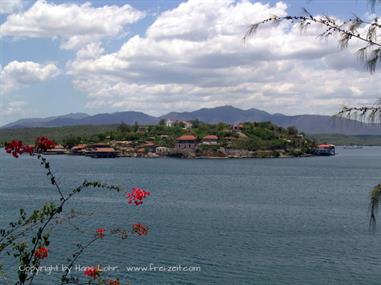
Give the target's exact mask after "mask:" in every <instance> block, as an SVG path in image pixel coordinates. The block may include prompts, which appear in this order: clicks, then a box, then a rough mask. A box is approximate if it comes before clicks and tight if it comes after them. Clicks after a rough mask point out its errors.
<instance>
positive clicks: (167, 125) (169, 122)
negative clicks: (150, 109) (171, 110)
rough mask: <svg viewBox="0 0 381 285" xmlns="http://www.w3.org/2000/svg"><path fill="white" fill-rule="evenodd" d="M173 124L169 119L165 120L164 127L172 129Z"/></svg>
mask: <svg viewBox="0 0 381 285" xmlns="http://www.w3.org/2000/svg"><path fill="white" fill-rule="evenodd" d="M174 123H175V122H173V121H172V120H171V119H166V120H165V126H166V127H169V128H172V127H173V125H174Z"/></svg>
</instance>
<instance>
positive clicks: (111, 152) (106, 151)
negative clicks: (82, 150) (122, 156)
mask: <svg viewBox="0 0 381 285" xmlns="http://www.w3.org/2000/svg"><path fill="white" fill-rule="evenodd" d="M86 155H87V156H90V157H92V158H114V157H117V156H118V152H117V151H116V150H115V149H114V148H112V147H97V148H92V149H89V150H88V151H87V152H86Z"/></svg>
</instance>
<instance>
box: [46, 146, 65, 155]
mask: <svg viewBox="0 0 381 285" xmlns="http://www.w3.org/2000/svg"><path fill="white" fill-rule="evenodd" d="M67 152H68V151H67V150H66V149H65V148H64V147H63V146H62V145H60V144H57V145H56V146H55V147H54V148H52V149H48V150H46V151H45V152H44V154H66V153H67Z"/></svg>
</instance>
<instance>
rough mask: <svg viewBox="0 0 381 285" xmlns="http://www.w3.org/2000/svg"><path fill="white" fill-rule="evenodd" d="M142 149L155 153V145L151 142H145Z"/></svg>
mask: <svg viewBox="0 0 381 285" xmlns="http://www.w3.org/2000/svg"><path fill="white" fill-rule="evenodd" d="M142 148H144V150H145V152H155V151H156V145H155V143H153V142H150V141H146V142H145V143H144V144H143V145H142Z"/></svg>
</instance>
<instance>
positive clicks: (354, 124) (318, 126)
mask: <svg viewBox="0 0 381 285" xmlns="http://www.w3.org/2000/svg"><path fill="white" fill-rule="evenodd" d="M161 119H171V120H195V119H198V120H200V121H203V122H207V123H218V122H225V123H229V124H233V123H239V122H248V121H258V122H261V121H271V122H272V123H274V124H277V125H280V126H283V127H288V126H295V127H296V128H298V130H299V131H301V132H305V133H307V134H344V135H381V127H380V126H378V125H372V124H364V123H360V122H358V121H353V120H348V119H344V118H333V117H331V116H323V115H297V116H287V115H283V114H270V113H267V112H265V111H262V110H258V109H254V108H251V109H248V110H242V109H239V108H235V107H232V106H222V107H216V108H203V109H200V110H196V111H193V112H172V113H168V114H166V115H164V116H161V117H154V116H150V115H147V114H145V113H142V112H134V111H127V112H117V113H104V114H97V115H93V116H90V115H88V114H84V113H76V114H68V115H64V116H57V117H49V118H34V119H22V120H18V121H16V122H13V123H10V124H7V125H5V126H3V127H2V129H14V128H30V127H62V126H81V125H111V124H120V123H121V122H124V123H126V124H134V123H135V122H137V123H139V124H143V125H147V124H157V123H158V122H159V121H160V120H161Z"/></svg>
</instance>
